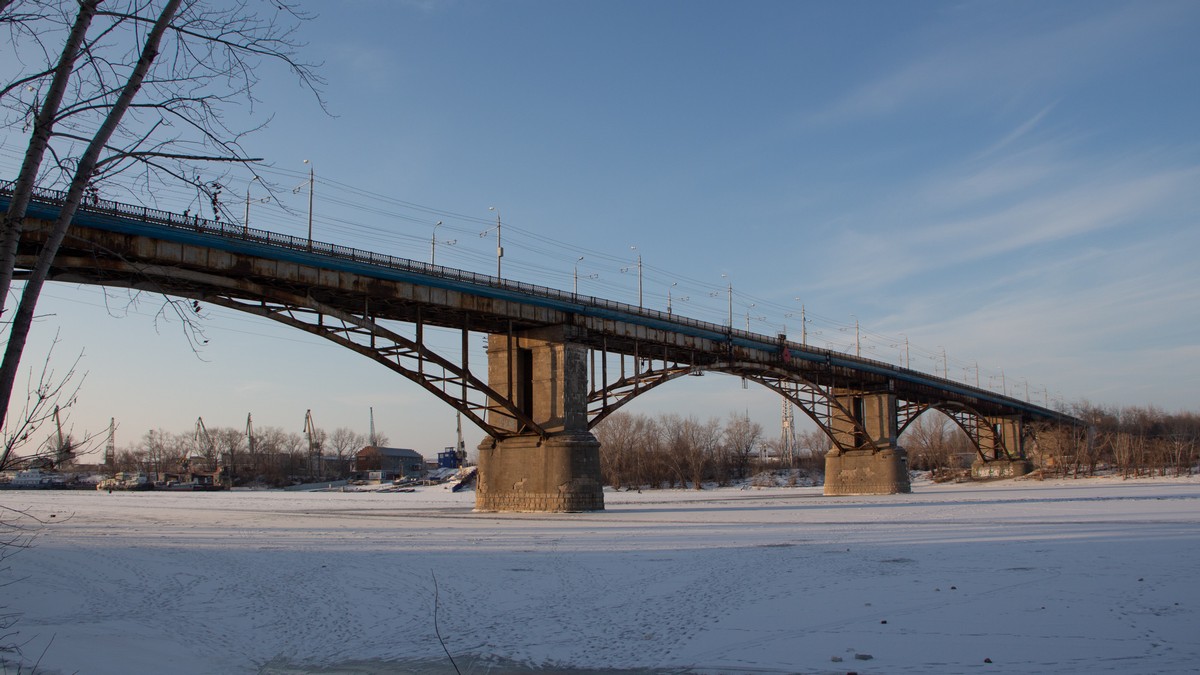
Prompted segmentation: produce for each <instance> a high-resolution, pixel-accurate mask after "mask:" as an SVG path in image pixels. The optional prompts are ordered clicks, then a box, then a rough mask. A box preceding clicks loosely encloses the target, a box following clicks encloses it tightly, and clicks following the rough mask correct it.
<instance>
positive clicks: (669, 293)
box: [667, 281, 690, 314]
mask: <svg viewBox="0 0 1200 675" xmlns="http://www.w3.org/2000/svg"><path fill="white" fill-rule="evenodd" d="M678 285H679V282H678V281H672V282H671V285H670V286H668V287H667V314H670V313H671V312H672V310H671V289H672V288H674V287H676V286H678ZM689 299H690V298H689V296H686V295H684V296H682V297H680V298H679V301H680V302H687V301H688V300H689Z"/></svg>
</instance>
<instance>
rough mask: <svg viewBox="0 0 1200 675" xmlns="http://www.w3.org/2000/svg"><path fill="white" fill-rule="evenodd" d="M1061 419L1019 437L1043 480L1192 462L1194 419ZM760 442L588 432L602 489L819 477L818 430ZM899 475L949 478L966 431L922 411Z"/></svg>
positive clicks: (634, 424) (611, 426)
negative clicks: (768, 475)
mask: <svg viewBox="0 0 1200 675" xmlns="http://www.w3.org/2000/svg"><path fill="white" fill-rule="evenodd" d="M1065 412H1068V413H1069V414H1071V415H1072V416H1074V417H1076V418H1078V419H1080V420H1081V421H1082V422H1083V424H1081V425H1078V426H1053V427H1052V426H1044V425H1033V426H1031V427H1029V428H1028V429H1027V431H1028V432H1029V434H1028V436H1027V437H1026V454H1027V455H1028V457H1029V459H1030V460H1032V461H1033V462H1034V465H1035V468H1037V469H1040V470H1041V471H1042V472H1043V474H1047V475H1073V476H1085V475H1094V474H1095V473H1097V472H1098V471H1115V472H1117V473H1119V474H1120V475H1122V476H1127V477H1131V476H1138V475H1160V476H1165V475H1185V474H1190V473H1193V472H1195V471H1197V470H1198V468H1197V465H1198V463H1200V415H1197V414H1196V413H1168V412H1165V411H1163V410H1160V409H1158V408H1154V407H1149V408H1142V407H1127V408H1115V407H1113V408H1105V407H1099V406H1093V405H1091V404H1087V403H1083V404H1076V405H1074V406H1071V407H1070V408H1069V409H1068V410H1066V411H1065ZM772 431H773V432H774V433H772V434H771V435H770V437H768V436H767V434H765V433H764V431H763V428H762V425H760V424H758V423H757V422H752V421H751V420H750V419H749V418H748V417H746V416H745V415H739V414H736V413H735V414H732V415H730V416H729V417H728V419H727V420H725V421H724V422H722V421H721V420H720V419H717V418H709V419H708V420H703V421H702V420H699V419H696V418H695V417H682V416H679V415H673V414H662V415H658V416H657V417H649V416H646V415H639V414H629V413H616V414H614V415H612V416H611V417H609V418H607V419H605V420H604V421H603V422H601V423H600V424H599V425H598V426H597V427H596V429H595V433H596V437H597V438H598V439H599V440H600V442H601V446H600V467H601V473H602V475H603V479H604V482H605V484H606V485H610V486H613V487H616V488H622V487H639V488H640V487H648V488H658V487H685V488H686V487H698V486H699V485H700V484H702V483H715V484H717V485H727V484H730V483H731V482H734V481H737V480H743V479H746V478H749V477H751V476H754V475H757V474H762V473H764V472H771V471H777V472H783V471H785V470H792V469H801V470H805V471H807V472H809V473H820V472H822V471H823V470H824V465H825V461H824V460H825V455H826V453H827V452H828V450H829V448H830V446H831V443H830V440H829V437H828V436H826V435H825V433H824V432H822V431H820V430H816V429H813V430H811V431H805V432H799V433H797V434H796V442H795V444H794V445H792V444H791V443H785V440H784V438H783V434H782V433H781V432H778V431H774V430H772ZM900 445H901V446H902V447H904V448H905V450H906V451H907V452H908V461H909V468H910V469H913V470H917V471H947V470H949V471H955V470H963V469H966V468H968V467H969V466H970V465H971V463H972V462H973V461H975V460H976V458H977V457H978V453H977V451H976V449H975V447H974V446H973V445H972V443H971V442H970V440H969V439H968V437H967V435H966V433H965V432H964V431H963V430H962V429H961V428H960V427H959V426H958V425H956V424H955V423H954V422H953V421H951V420H950V419H949V418H948V417H946V416H945V415H942V414H940V413H937V412H930V413H926V414H924V415H922V416H921V417H919V418H918V419H917V420H915V421H914V422H913V424H911V425H910V426H909V427H908V428H907V429H906V430H905V432H904V434H903V435H902V436H901V437H900Z"/></svg>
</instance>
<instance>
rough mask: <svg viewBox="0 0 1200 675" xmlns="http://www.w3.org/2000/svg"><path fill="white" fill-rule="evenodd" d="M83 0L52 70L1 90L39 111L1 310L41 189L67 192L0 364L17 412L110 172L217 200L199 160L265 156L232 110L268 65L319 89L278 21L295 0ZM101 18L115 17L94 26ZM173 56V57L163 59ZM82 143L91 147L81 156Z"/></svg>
mask: <svg viewBox="0 0 1200 675" xmlns="http://www.w3.org/2000/svg"><path fill="white" fill-rule="evenodd" d="M26 1H27V2H28V0H26ZM72 2H74V3H75V5H74V6H75V7H76V8H77V9H76V13H75V19H74V21H73V22H71V29H70V31H69V33H68V35H67V37H66V38H65V40H64V48H63V51H62V53H61V55H60V56H59V57H58V59H57V61H56V62H55V63H53V64H47V65H48V66H52V67H46V68H39V67H36V66H35V67H33V68H29V69H28V70H31V71H32V72H22V73H21V74H20V75H18V77H17V78H16V80H14V82H12V83H9V85H7V86H5V87H4V88H3V90H0V91H2V92H3V93H4V94H5V95H4V96H3V97H0V101H3V103H4V104H5V105H6V106H7V107H9V109H15V110H18V111H23V112H25V113H26V115H31V114H32V116H33V119H32V122H31V123H30V124H29V126H30V128H31V134H30V141H29V145H28V148H27V152H26V156H25V161H24V163H23V164H22V168H21V171H20V174H19V175H18V177H17V180H16V182H15V183H14V194H13V199H12V201H11V204H10V207H9V209H8V211H7V212H6V214H5V217H4V219H3V222H2V224H0V311H2V310H3V308H4V303H5V302H6V299H7V295H8V291H9V287H10V284H11V282H12V280H13V279H14V278H15V270H16V269H17V267H16V263H17V260H16V252H17V247H18V243H19V241H20V238H21V234H22V228H23V223H24V218H25V209H26V208H27V206H28V204H29V201H30V199H31V197H32V194H33V190H34V186H35V185H36V184H38V183H39V182H40V181H43V180H46V181H49V182H50V183H51V184H56V182H61V184H63V185H65V186H66V188H67V191H66V192H67V194H66V197H65V199H64V202H63V205H62V207H61V209H60V214H59V217H58V219H57V221H56V222H55V223H54V225H53V227H52V229H51V230H50V232H49V234H48V235H47V239H46V241H45V242H43V243H42V248H41V251H40V253H39V254H38V259H37V261H36V263H35V264H34V265H33V267H32V269H31V270H30V271H29V272H27V273H25V274H24V275H23V278H24V279H25V287H24V289H23V291H22V294H21V301H20V303H19V305H18V307H17V311H16V314H15V316H14V317H13V319H12V323H11V325H10V329H9V339H8V344H7V347H6V350H5V354H4V359H3V362H2V363H0V416H2V415H4V414H5V413H6V411H7V407H8V406H7V403H8V401H9V399H10V398H11V395H12V387H13V382H14V380H15V377H16V370H17V367H18V365H19V362H20V358H21V355H22V353H23V350H24V347H25V342H26V340H27V338H28V333H29V327H30V323H31V321H32V318H33V312H34V308H35V307H36V304H37V300H38V297H39V296H40V293H41V288H42V285H43V283H44V282H45V279H46V276H47V274H48V271H49V267H50V264H51V262H52V261H53V259H54V256H55V254H56V253H57V250H58V247H59V245H60V244H61V243H62V241H63V238H64V237H65V236H66V232H67V229H68V227H69V226H70V224H71V222H72V220H73V219H74V215H75V213H76V211H77V210H78V209H79V207H80V204H81V202H82V201H83V199H84V198H85V197H86V196H88V195H89V194H90V195H96V194H97V191H98V189H99V188H98V185H99V184H100V183H101V182H103V181H104V180H105V179H107V178H110V177H112V176H115V175H117V174H120V173H122V172H124V171H126V170H128V169H131V168H138V169H139V170H140V171H141V173H140V174H139V178H138V185H139V186H140V193H141V194H143V195H148V196H150V198H153V197H152V195H153V191H152V189H151V188H152V185H153V184H155V183H158V182H162V181H164V180H171V179H173V180H181V181H185V182H190V183H192V184H194V185H196V187H197V188H198V189H200V190H207V191H208V192H209V193H210V194H213V195H214V196H215V194H216V192H219V190H220V189H221V185H220V183H219V182H218V181H215V180H214V181H203V180H200V179H198V178H197V177H196V174H195V173H194V172H193V171H191V170H190V167H193V166H195V165H196V164H197V163H203V162H237V163H243V164H249V163H251V162H253V161H257V160H255V158H252V157H250V156H249V155H248V154H247V153H246V152H245V151H244V150H243V148H242V146H241V145H240V139H241V138H242V135H243V133H244V132H235V131H233V130H232V129H229V128H228V127H226V126H225V122H224V118H223V116H222V108H223V107H224V106H225V105H227V104H230V103H233V102H235V101H238V100H242V101H245V102H247V103H249V104H250V106H251V107H253V104H254V103H255V99H254V96H253V94H252V90H253V85H254V84H255V82H256V76H255V72H256V70H257V66H258V65H259V63H260V62H261V61H262V60H275V61H278V62H282V63H283V64H285V65H286V66H287V67H288V68H290V69H291V70H292V72H293V73H295V74H296V75H297V76H298V77H299V78H300V80H301V82H303V83H305V84H306V85H307V86H309V87H310V88H312V89H313V90H314V92H315V88H314V84H315V83H316V79H315V77H314V75H313V72H312V68H311V66H310V65H307V64H303V63H300V62H298V61H297V60H295V58H294V54H295V51H296V49H297V48H298V44H297V43H296V42H295V41H294V39H293V37H292V35H293V31H294V25H292V26H284V25H282V24H281V23H280V22H279V20H278V18H279V17H280V16H288V17H291V18H293V19H303V18H306V17H304V15H302V14H301V13H299V12H298V11H297V10H296V8H295V7H294V6H293V5H291V4H289V3H288V2H286V1H285V0H272V2H271V3H269V4H268V3H265V2H264V3H263V7H264V8H266V9H267V11H269V12H270V13H271V17H270V18H268V19H263V18H260V17H259V16H258V15H257V14H256V13H255V12H252V11H250V9H249V7H248V2H247V0H242V1H240V2H234V3H233V4H232V5H227V4H218V3H216V2H212V1H210V0H164V2H163V4H162V6H161V9H159V10H155V9H154V4H155V3H153V2H150V1H148V0H125V1H124V2H113V3H110V4H112V5H113V6H116V7H117V9H109V8H108V7H109V5H105V3H104V0H60V2H59V6H60V7H62V8H66V7H68V6H72V5H71V3H72ZM18 4H24V3H21V2H19V0H18V1H16V2H9V3H6V4H5V5H4V6H3V7H0V11H2V12H5V16H11V14H9V12H13V11H15V10H14V8H15V7H16V6H17V5H18ZM102 5H103V6H104V7H103V8H102V7H101V6H102ZM64 14H65V15H69V14H70V13H69V12H64ZM96 19H101V20H102V22H103V23H102V25H100V26H99V29H98V30H97V31H96V32H95V33H94V34H92V33H89V28H90V27H91V26H92V24H93V23H94V22H95V21H96ZM164 52H166V58H162V59H160V58H159V56H160V54H163V53H164ZM15 85H16V86H15ZM19 85H23V86H19ZM26 91H28V92H29V96H30V97H31V98H30V99H26V98H25V94H24V93H23V92H26ZM68 96H69V98H68ZM33 111H36V114H34V112H33ZM93 130H94V131H93ZM56 140H58V141H61V145H60V146H56V145H55V141H56ZM80 147H82V148H84V149H83V151H82V153H81V154H75V153H76V152H78V150H77V148H80ZM47 152H51V153H52V156H53V157H54V166H53V170H52V171H44V170H43V167H42V160H43V158H44V157H45V155H46V153H47ZM213 203H214V205H216V203H217V201H216V199H215V198H214V200H213Z"/></svg>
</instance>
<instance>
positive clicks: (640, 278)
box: [621, 246, 642, 308]
mask: <svg viewBox="0 0 1200 675" xmlns="http://www.w3.org/2000/svg"><path fill="white" fill-rule="evenodd" d="M629 250H630V251H636V250H637V247H636V246H630V247H629ZM631 269H633V268H632V267H622V268H621V271H622V272H628V271H629V270H631ZM637 273H638V307H639V308H640V307H641V306H642V254H641V253H639V254H638V258H637Z"/></svg>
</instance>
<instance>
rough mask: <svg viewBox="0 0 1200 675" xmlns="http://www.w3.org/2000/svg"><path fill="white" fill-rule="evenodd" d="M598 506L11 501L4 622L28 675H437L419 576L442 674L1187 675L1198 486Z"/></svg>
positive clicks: (220, 499) (265, 499)
mask: <svg viewBox="0 0 1200 675" xmlns="http://www.w3.org/2000/svg"><path fill="white" fill-rule="evenodd" d="M605 498H606V503H607V506H608V508H607V510H606V511H604V512H602V513H590V514H484V513H474V512H473V511H472V506H473V500H474V495H473V494H472V493H469V492H467V493H452V492H450V491H449V490H445V489H442V488H440V487H431V488H421V489H419V490H418V491H416V492H412V493H386V494H381V493H370V492H306V493H295V492H267V491H262V492H250V491H235V492H227V493H155V492H145V493H113V494H107V493H104V492H57V491H8V492H4V493H0V504H2V505H4V506H7V507H10V508H17V509H28V510H29V512H30V513H32V514H35V515H37V516H38V517H39V518H41V519H42V520H45V521H48V522H49V523H50V524H48V525H47V526H46V527H44V528H43V529H42V531H41V533H40V534H39V535H38V537H37V538H36V541H35V543H34V546H33V548H31V549H28V550H25V551H21V552H19V553H18V554H17V555H15V556H13V557H11V558H10V559H9V560H8V567H9V568H10V569H9V570H8V571H6V572H4V573H3V574H4V575H5V576H4V578H0V581H8V580H16V583H14V584H12V585H9V586H7V587H6V588H4V591H3V596H0V606H6V607H7V609H4V610H0V612H4V611H16V612H19V613H20V615H21V616H20V622H19V623H18V625H17V629H18V630H19V631H20V635H19V638H18V639H19V640H20V641H21V642H22V643H23V644H24V647H23V650H22V651H23V653H24V656H25V667H26V669H28V667H29V665H30V664H31V663H32V662H33V661H35V660H37V658H38V657H39V655H41V654H42V653H43V652H44V656H42V657H41V662H40V665H39V666H38V672H44V673H53V672H62V673H73V672H79V673H83V674H87V675H100V674H105V673H156V672H172V673H182V674H189V673H197V674H199V673H272V674H278V673H303V672H316V671H318V670H320V671H321V672H355V673H367V672H371V673H384V672H413V670H416V669H421V668H425V670H420V672H433V671H431V670H428V668H430V667H434V666H436V668H438V669H440V670H439V672H453V671H452V669H449V664H448V661H447V660H446V657H445V653H444V652H443V650H442V646H441V644H439V642H438V640H437V637H436V634H435V626H434V581H435V577H436V583H437V591H438V602H437V628H438V630H440V633H441V635H442V637H443V638H444V639H445V644H446V648H447V649H448V650H449V651H450V653H451V654H452V655H454V657H455V660H456V662H457V664H458V666H459V668H460V669H462V670H463V672H493V673H494V672H511V671H512V670H516V669H520V668H521V667H525V668H535V667H536V668H542V669H547V670H561V669H566V668H578V669H596V670H600V669H631V670H636V671H647V670H654V669H662V670H673V671H674V672H679V671H680V670H692V671H695V672H705V673H709V672H711V673H717V672H719V673H779V672H805V673H813V672H817V673H822V672H831V673H832V672H843V673H844V672H847V671H857V672H859V673H924V672H955V673H962V672H996V673H1038V672H1046V673H1049V672H1053V673H1104V672H1110V673H1130V672H1132V673H1152V672H1153V673H1183V672H1195V668H1196V663H1198V662H1200V639H1198V638H1197V636H1198V635H1200V586H1198V585H1197V583H1196V577H1195V574H1196V572H1197V571H1198V570H1200V568H1198V567H1197V560H1200V508H1198V507H1200V479H1197V478H1196V477H1191V478H1179V479H1166V478H1164V479H1153V480H1149V479H1142V480H1130V481H1122V480H1119V479H1090V480H1061V481H1045V482H1037V481H1030V480H1019V481H999V482H993V483H982V484H975V483H968V484H946V485H935V484H931V483H928V482H918V483H916V484H915V485H914V491H913V493H912V494H908V495H890V496H873V497H824V496H822V495H821V492H820V488H791V489H789V488H769V489H720V490H704V491H699V492H697V491H661V490H660V491H645V492H642V493H637V492H619V493H616V492H607V493H606V495H605ZM51 515H53V516H54V517H53V518H51V517H50V516H51ZM867 656H869V657H870V658H869V659H867V658H866V657H867ZM837 659H841V661H838V660H837ZM985 659H990V661H991V662H990V663H988V662H985ZM323 668H328V670H323ZM14 670H15V669H14V668H12V667H11V664H10V668H9V672H13V671H14Z"/></svg>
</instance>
